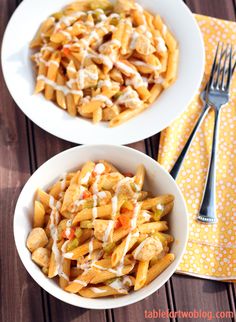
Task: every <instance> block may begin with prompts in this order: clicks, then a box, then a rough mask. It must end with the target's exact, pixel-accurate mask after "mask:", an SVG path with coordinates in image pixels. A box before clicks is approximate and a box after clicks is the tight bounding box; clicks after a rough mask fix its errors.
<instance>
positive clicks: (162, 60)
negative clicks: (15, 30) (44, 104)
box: [30, 0, 179, 127]
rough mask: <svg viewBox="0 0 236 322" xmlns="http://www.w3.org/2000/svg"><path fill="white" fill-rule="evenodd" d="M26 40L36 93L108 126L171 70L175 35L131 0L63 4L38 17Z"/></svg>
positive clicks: (165, 82) (144, 102) (140, 104)
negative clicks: (31, 36) (42, 18)
mask: <svg viewBox="0 0 236 322" xmlns="http://www.w3.org/2000/svg"><path fill="white" fill-rule="evenodd" d="M30 47H31V48H32V49H33V50H34V51H35V52H34V54H33V55H32V60H33V61H34V63H35V67H36V74H37V77H36V85H35V93H36V94H37V93H43V94H44V96H45V98H46V99H47V100H52V101H55V102H56V103H57V105H58V106H59V107H61V108H62V109H63V110H66V111H67V112H68V113H69V114H70V115H71V116H77V115H80V116H82V117H86V118H90V119H92V120H93V123H98V122H100V121H109V126H110V127H114V126H118V125H120V124H122V123H123V122H126V121H127V120H129V119H130V118H132V117H134V116H135V115H137V114H139V113H141V112H142V111H143V110H145V108H147V107H148V106H149V105H150V104H152V103H153V102H154V101H155V100H156V99H157V97H158V96H159V95H160V94H161V92H162V90H163V89H166V88H168V87H169V86H170V85H171V84H172V83H173V82H174V81H175V80H176V77H177V72H178V56H179V49H178V44H177V41H176V39H175V38H174V36H173V35H172V33H171V32H170V30H169V29H168V27H167V26H166V25H165V24H164V22H163V20H162V19H161V17H160V16H156V17H155V16H154V15H152V14H151V13H149V12H148V11H146V10H143V8H142V7H141V6H139V5H137V4H136V3H135V2H134V0H130V1H126V2H125V1H122V0H117V2H116V3H115V4H114V5H113V4H111V3H110V2H109V1H108V0H101V1H99V2H97V0H87V1H82V2H81V1H79V2H75V3H72V4H69V5H67V6H66V7H65V8H64V9H62V10H61V11H60V12H57V13H55V14H52V15H51V16H50V17H49V18H47V19H46V21H45V22H43V23H42V25H41V26H40V28H39V30H38V32H37V34H36V36H35V38H34V39H33V40H32V41H31V44H30ZM111 89H114V90H111Z"/></svg>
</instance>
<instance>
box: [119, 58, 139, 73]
mask: <svg viewBox="0 0 236 322" xmlns="http://www.w3.org/2000/svg"><path fill="white" fill-rule="evenodd" d="M115 65H116V67H117V68H118V69H120V70H121V71H125V72H126V73H128V74H131V75H134V74H135V73H136V71H135V70H134V69H133V68H131V67H130V66H128V65H126V64H125V63H122V62H120V61H118V62H116V64H115Z"/></svg>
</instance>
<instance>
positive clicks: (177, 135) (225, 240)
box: [158, 15, 236, 281]
mask: <svg viewBox="0 0 236 322" xmlns="http://www.w3.org/2000/svg"><path fill="white" fill-rule="evenodd" d="M196 19H197V22H198V24H199V27H200V29H201V31H202V34H203V37H204V42H205V50H206V66H205V76H204V79H203V82H202V85H201V88H200V90H199V92H198V94H197V95H196V96H195V98H194V100H193V101H192V103H191V104H190V106H189V107H188V108H187V109H186V111H185V112H184V113H183V114H182V115H181V116H180V117H179V118H178V119H176V120H175V121H174V122H173V123H172V124H171V126H170V127H168V128H167V129H165V130H164V131H163V132H162V133H161V139H160V150H159V155H158V161H159V162H160V163H161V164H162V165H163V166H164V167H165V168H166V169H167V170H168V171H170V170H171V168H172V166H173V164H174V163H175V161H176V159H177V157H178V155H179V153H180V152H181V150H182V148H183V146H184V144H185V142H186V140H187V139H188V137H189V135H190V133H191V130H192V129H193V127H194V124H195V122H196V120H197V118H198V117H199V113H200V111H201V109H202V102H201V101H200V98H199V94H200V92H201V91H202V89H203V88H204V86H205V84H206V81H207V80H208V76H209V74H210V70H211V66H212V62H213V58H214V54H215V50H216V46H217V43H218V41H224V42H227V43H231V44H232V45H234V48H236V23H234V22H229V21H224V20H219V19H215V18H210V17H206V16H199V15H196ZM173 108H175V107H174V105H173ZM213 118H214V113H212V112H210V113H209V115H208V116H207V118H206V119H205V121H204V123H203V124H202V126H201V128H200V130H199V132H198V134H197V135H196V137H195V140H194V142H193V144H192V146H191V148H190V151H189V153H188V155H187V156H186V159H185V160H184V163H183V166H182V169H181V171H180V173H179V176H178V178H177V183H178V185H179V187H180V189H181V191H182V193H183V195H184V197H185V200H186V203H187V207H188V213H189V239H188V244H187V249H186V252H185V254H184V256H183V259H182V262H181V264H180V265H179V267H178V272H179V273H184V274H190V275H194V276H198V277H202V278H208V279H214V280H235V281H236V76H234V78H233V81H232V85H231V95H230V101H229V103H228V104H227V105H226V106H225V107H224V108H223V110H222V113H221V120H220V122H221V123H220V134H219V144H218V161H217V200H216V202H217V217H218V223H217V224H215V225H206V224H202V223H199V222H198V221H196V216H197V214H198V211H199V208H200V203H201V198H202V192H203V187H204V182H205V176H206V172H207V165H208V161H209V154H210V149H211V137H212V131H213Z"/></svg>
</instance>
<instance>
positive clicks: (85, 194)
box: [82, 190, 91, 199]
mask: <svg viewBox="0 0 236 322" xmlns="http://www.w3.org/2000/svg"><path fill="white" fill-rule="evenodd" d="M90 197H91V192H89V191H87V190H85V191H83V193H82V199H87V198H90Z"/></svg>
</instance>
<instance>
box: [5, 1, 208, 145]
mask: <svg viewBox="0 0 236 322" xmlns="http://www.w3.org/2000/svg"><path fill="white" fill-rule="evenodd" d="M70 2H73V0H50V1H49V0H40V1H38V0H24V1H23V2H22V3H21V4H20V5H19V7H18V8H17V10H16V11H15V13H14V15H13V16H12V18H11V20H10V22H9V24H8V27H7V29H6V32H5V36H4V39H3V43H2V68H3V74H4V77H5V81H6V84H7V86H8V89H9V91H10V93H11V95H12V97H13V98H14V100H15V102H16V103H17V105H18V106H19V107H20V108H21V110H22V111H23V112H24V113H25V114H26V115H27V116H28V117H29V118H30V119H31V120H32V121H33V122H34V123H36V124H37V125H38V126H40V127H41V128H43V129H44V130H45V131H47V132H49V133H51V134H54V135H56V136H58V137H60V138H62V139H65V140H68V141H71V142H75V143H83V144H104V143H106V144H128V143H132V142H136V141H139V140H142V139H144V138H147V137H149V136H152V135H154V134H155V133H157V132H160V131H161V130H163V129H164V128H165V127H167V126H168V125H170V123H171V122H172V121H173V120H174V119H175V118H176V117H177V116H179V115H180V114H181V113H182V112H183V111H184V110H185V108H186V107H187V105H188V103H189V102H190V101H191V99H192V98H193V96H194V94H195V93H196V91H197V90H198V88H199V86H200V82H201V80H202V76H203V68H204V46H203V40H202V35H201V33H200V30H199V28H198V25H197V23H196V21H195V19H194V17H193V15H192V13H191V12H190V10H189V9H188V8H187V6H186V5H185V4H184V2H183V1H181V0H137V2H138V3H140V4H141V5H142V6H143V7H145V8H146V9H148V10H150V11H151V12H152V13H154V14H155V13H156V14H157V13H159V14H160V15H161V16H162V17H163V19H164V21H165V22H166V24H167V25H168V26H169V27H170V29H171V30H172V32H173V34H174V35H175V37H176V39H177V40H178V43H179V48H180V62H179V70H178V78H177V80H176V82H175V83H174V84H173V85H172V86H171V87H170V88H168V89H167V90H166V91H164V92H163V93H162V95H161V96H160V98H159V99H158V100H157V101H156V102H154V103H153V104H152V106H151V107H149V108H148V109H147V110H146V111H144V112H143V113H141V114H140V115H138V116H136V117H134V118H133V119H131V120H129V121H128V122H126V123H124V124H122V125H120V126H118V127H115V128H109V127H108V124H107V123H104V122H100V123H99V124H97V125H94V124H92V122H91V121H90V120H86V119H84V118H81V117H76V118H73V117H71V116H70V115H69V114H68V113H66V112H65V111H63V110H62V109H60V108H58V107H57V106H56V105H55V104H54V103H52V102H49V101H47V100H46V99H45V98H44V97H43V95H42V94H40V95H33V91H34V85H35V75H34V73H33V68H32V65H31V62H30V59H29V56H30V50H29V43H30V41H31V39H32V38H33V37H34V35H35V33H36V31H37V29H38V27H39V25H40V24H41V22H42V21H43V20H44V19H46V18H47V17H48V16H49V15H50V14H52V13H54V12H56V11H58V10H60V9H61V8H62V7H63V6H64V5H65V4H67V3H70ZM137 129H138V130H137Z"/></svg>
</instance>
